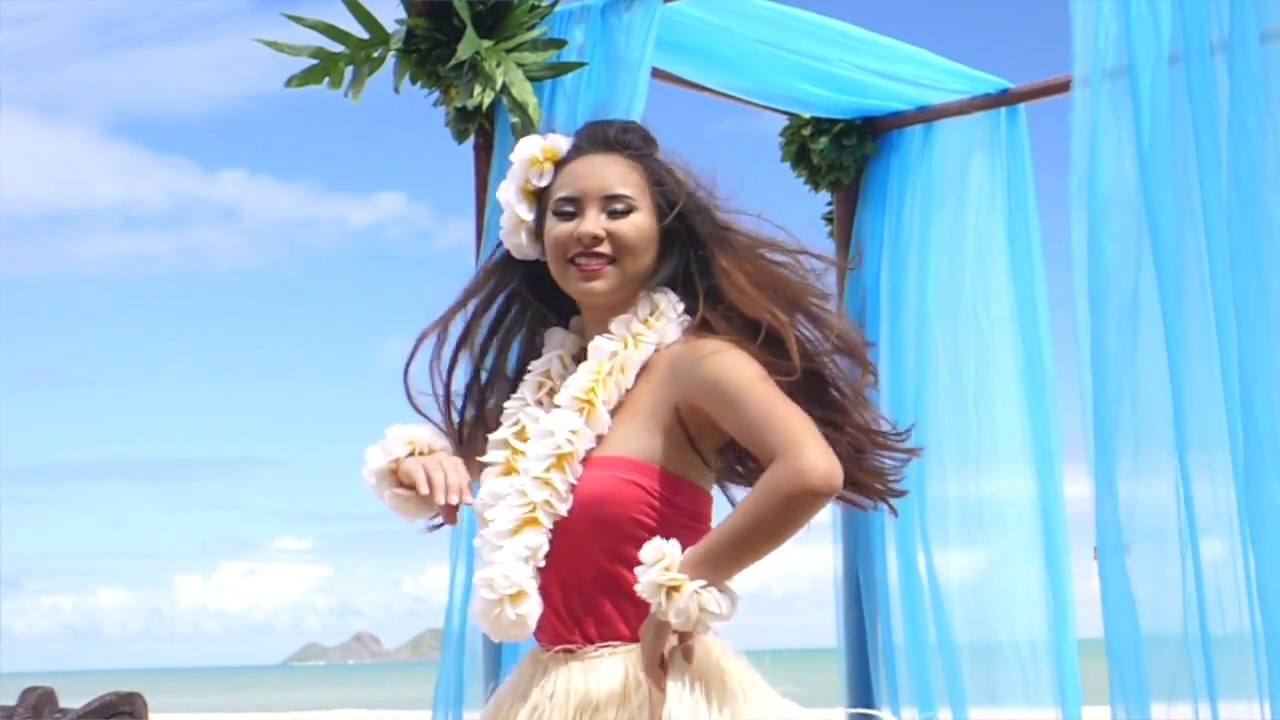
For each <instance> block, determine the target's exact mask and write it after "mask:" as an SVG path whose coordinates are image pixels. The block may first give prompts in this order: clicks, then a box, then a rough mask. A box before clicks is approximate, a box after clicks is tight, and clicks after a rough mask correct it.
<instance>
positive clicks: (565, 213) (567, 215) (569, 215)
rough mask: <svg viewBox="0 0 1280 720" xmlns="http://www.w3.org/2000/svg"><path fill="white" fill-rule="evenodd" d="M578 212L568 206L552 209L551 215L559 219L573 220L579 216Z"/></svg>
mask: <svg viewBox="0 0 1280 720" xmlns="http://www.w3.org/2000/svg"><path fill="white" fill-rule="evenodd" d="M577 215H578V214H577V213H576V212H574V211H572V210H570V209H568V208H557V209H555V210H552V211H551V217H553V218H555V219H557V220H572V219H574V218H575V217H577Z"/></svg>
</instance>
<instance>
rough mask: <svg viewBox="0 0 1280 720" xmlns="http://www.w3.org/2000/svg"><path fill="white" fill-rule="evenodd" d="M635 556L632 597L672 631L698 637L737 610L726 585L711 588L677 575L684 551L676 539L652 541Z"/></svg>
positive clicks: (707, 584) (733, 597)
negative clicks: (634, 578)
mask: <svg viewBox="0 0 1280 720" xmlns="http://www.w3.org/2000/svg"><path fill="white" fill-rule="evenodd" d="M638 557H639V559H640V565H639V566H637V567H636V569H635V573H636V585H635V590H636V594H637V595H639V596H640V598H641V599H643V600H644V601H646V602H648V603H649V611H650V612H652V613H653V614H654V615H656V616H657V617H658V618H659V619H661V620H665V621H666V622H669V623H671V628H672V629H673V630H676V631H678V632H692V633H694V634H697V635H702V634H705V633H706V632H708V631H709V630H710V629H711V626H712V625H714V624H715V623H721V622H724V621H725V620H728V619H729V618H731V617H733V614H734V612H736V611H737V609H738V595H737V593H735V592H734V591H733V589H732V588H730V587H729V586H728V585H719V586H718V585H712V584H709V583H707V582H706V581H705V580H694V579H693V578H691V577H689V576H688V575H686V574H684V573H682V572H680V560H681V559H682V558H683V557H684V550H683V549H681V547H680V541H679V540H675V539H668V538H662V537H655V538H652V539H651V540H649V541H648V542H646V543H645V544H644V546H643V547H641V548H640V553H639V555H638Z"/></svg>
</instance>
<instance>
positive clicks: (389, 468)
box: [362, 424, 453, 520]
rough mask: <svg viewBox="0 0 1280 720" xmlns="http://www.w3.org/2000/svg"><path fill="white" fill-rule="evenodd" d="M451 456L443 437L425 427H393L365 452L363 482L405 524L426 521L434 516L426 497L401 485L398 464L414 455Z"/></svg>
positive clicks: (448, 443)
mask: <svg viewBox="0 0 1280 720" xmlns="http://www.w3.org/2000/svg"><path fill="white" fill-rule="evenodd" d="M438 452H444V453H452V452H453V446H452V444H451V443H450V442H449V440H448V438H446V437H445V436H444V433H442V432H440V431H439V430H437V429H436V428H434V427H432V426H431V425H427V424H413V425H404V424H401V425H392V426H391V427H389V428H387V430H386V433H385V434H384V436H383V438H382V440H381V441H380V442H378V443H376V444H374V445H370V446H369V447H368V448H366V449H365V451H364V472H363V473H362V474H363V476H364V482H365V484H366V485H368V486H369V489H370V490H372V491H373V494H374V495H376V496H377V497H378V499H379V500H381V501H382V502H384V503H386V505H387V507H389V508H391V510H392V512H394V513H395V514H397V515H399V516H400V517H402V518H404V519H406V520H425V519H427V518H430V517H432V516H433V515H435V514H436V510H437V508H436V505H435V503H434V502H432V501H431V498H429V497H423V496H422V495H419V494H418V493H417V491H416V490H413V489H412V488H407V487H405V486H403V485H401V484H400V477H399V476H400V463H401V462H403V461H404V459H405V458H408V457H413V456H414V455H431V454H432V453H438Z"/></svg>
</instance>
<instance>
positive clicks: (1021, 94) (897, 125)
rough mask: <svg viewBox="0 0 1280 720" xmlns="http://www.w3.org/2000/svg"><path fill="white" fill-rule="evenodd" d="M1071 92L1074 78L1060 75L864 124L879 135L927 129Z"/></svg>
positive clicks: (875, 118) (908, 111)
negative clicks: (933, 124)
mask: <svg viewBox="0 0 1280 720" xmlns="http://www.w3.org/2000/svg"><path fill="white" fill-rule="evenodd" d="M1069 92H1071V76H1070V75H1059V76H1058V77H1055V78H1049V79H1048V80H1038V81H1036V82H1032V83H1027V84H1025V85H1017V86H1015V87H1011V88H1009V89H1008V90H1002V91H1000V92H994V93H987V94H985V95H974V96H972V97H967V98H961V99H959V100H952V101H950V102H944V103H938V104H937V105H929V106H926V107H922V108H917V109H915V110H906V111H903V112H899V113H894V114H892V115H881V116H879V117H873V118H867V119H866V120H865V121H864V122H865V124H866V127H867V128H868V129H869V130H871V131H873V132H875V133H876V134H881V133H887V132H892V131H894V130H901V129H902V128H905V127H911V126H912V125H923V124H924V123H931V122H935V121H937V120H946V119H948V118H954V117H963V116H965V115H973V114H974V113H980V112H985V111H987V110H995V109H997V108H1006V107H1010V106H1012V105H1021V104H1023V103H1029V102H1035V101H1036V100H1044V99H1045V98H1051V97H1057V96H1059V95H1065V94H1067V93H1069Z"/></svg>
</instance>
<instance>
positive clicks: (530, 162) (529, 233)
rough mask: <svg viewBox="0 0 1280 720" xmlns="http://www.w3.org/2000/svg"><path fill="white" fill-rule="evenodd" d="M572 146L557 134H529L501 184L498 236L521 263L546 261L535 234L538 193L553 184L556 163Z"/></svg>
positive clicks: (513, 158) (514, 153)
mask: <svg viewBox="0 0 1280 720" xmlns="http://www.w3.org/2000/svg"><path fill="white" fill-rule="evenodd" d="M572 145H573V140H572V139H570V138H567V137H565V136H564V135H556V134H555V133H547V134H546V135H526V136H524V137H522V138H520V141H519V142H517V143H516V146H515V148H514V149H513V150H512V151H511V169H510V170H508V171H507V177H506V178H505V179H504V180H503V181H502V182H501V183H499V184H498V192H497V198H498V204H499V205H501V206H502V219H501V220H500V221H499V223H498V227H499V229H498V237H499V239H501V240H502V244H503V246H505V247H506V248H507V252H509V253H511V257H514V258H515V259H517V260H545V259H546V254H545V253H544V252H543V250H542V246H541V245H540V244H539V243H538V240H537V238H536V237H534V231H533V218H534V215H535V214H536V213H537V210H538V193H539V192H541V191H542V190H544V189H546V187H547V186H548V185H550V184H551V180H552V178H554V177H555V172H556V163H558V162H560V159H561V158H563V157H564V156H565V153H567V152H569V148H570V147H571V146H572Z"/></svg>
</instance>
